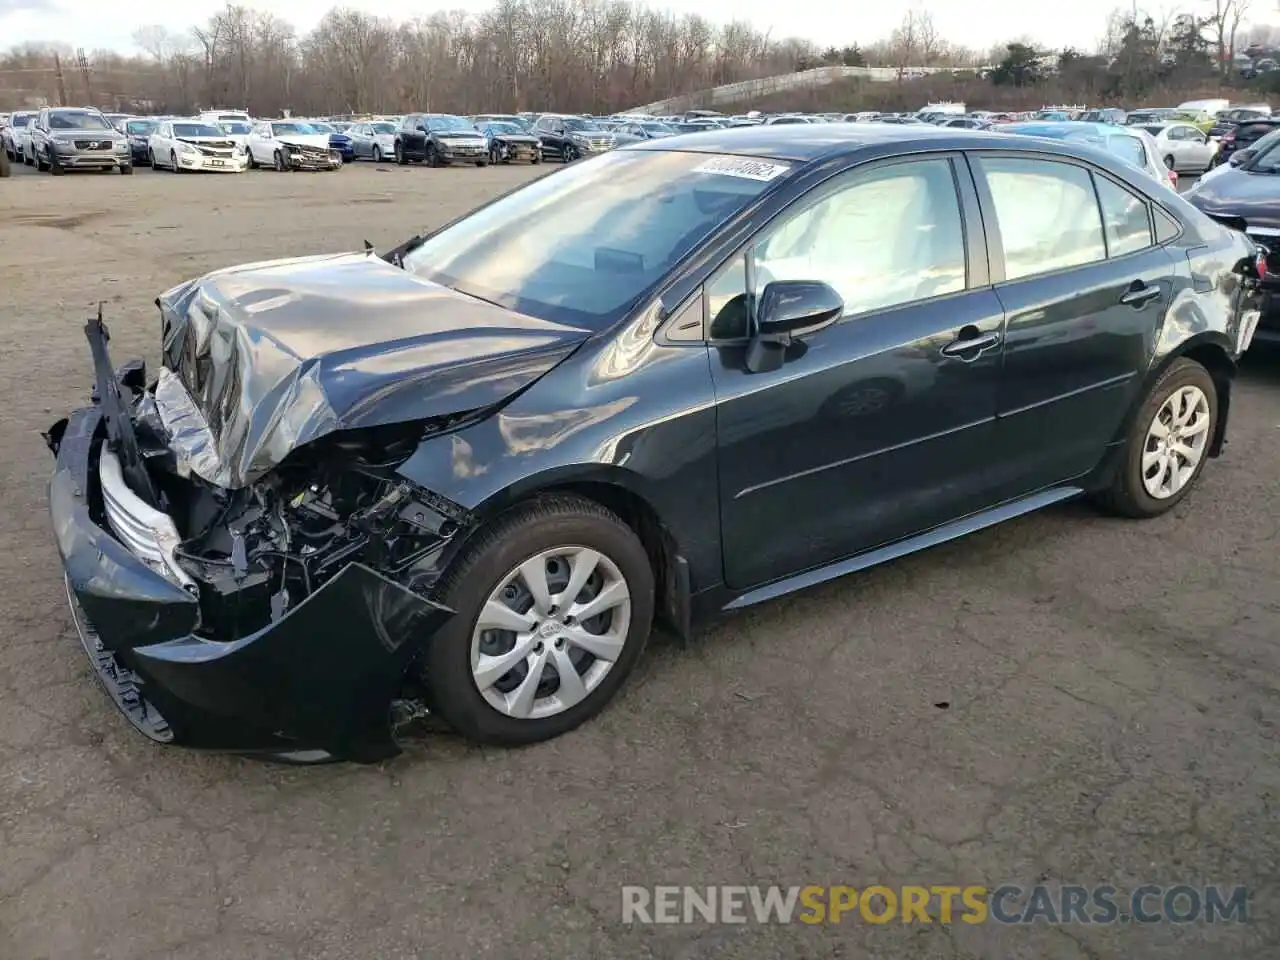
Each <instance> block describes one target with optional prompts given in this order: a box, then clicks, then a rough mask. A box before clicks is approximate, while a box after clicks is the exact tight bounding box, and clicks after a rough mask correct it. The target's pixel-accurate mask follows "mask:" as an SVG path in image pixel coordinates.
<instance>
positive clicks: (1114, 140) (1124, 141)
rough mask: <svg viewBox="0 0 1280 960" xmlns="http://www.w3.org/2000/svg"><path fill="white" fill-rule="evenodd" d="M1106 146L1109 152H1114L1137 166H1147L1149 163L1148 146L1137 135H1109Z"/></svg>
mask: <svg viewBox="0 0 1280 960" xmlns="http://www.w3.org/2000/svg"><path fill="white" fill-rule="evenodd" d="M1105 146H1106V148H1107V152H1108V153H1114V154H1115V155H1116V156H1117V157H1119V158H1120V159H1122V160H1127V161H1128V162H1129V163H1132V164H1133V165H1134V166H1135V167H1143V168H1145V167H1146V165H1147V150H1146V147H1145V146H1143V143H1142V141H1141V140H1139V139H1138V138H1137V137H1122V136H1115V137H1107V140H1106V144H1105Z"/></svg>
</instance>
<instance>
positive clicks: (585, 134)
mask: <svg viewBox="0 0 1280 960" xmlns="http://www.w3.org/2000/svg"><path fill="white" fill-rule="evenodd" d="M533 132H534V135H535V136H536V137H538V139H539V140H541V141H542V155H543V156H544V157H545V158H546V159H548V160H559V161H561V162H562V163H572V162H573V161H574V160H577V159H579V158H581V157H586V156H590V155H591V154H595V153H605V152H606V151H609V150H612V149H613V148H614V147H615V146H616V145H617V141H616V140H615V138H614V136H613V134H612V133H609V132H608V131H607V130H602V129H600V124H599V123H598V122H597V121H595V120H589V119H587V118H586V117H578V116H572V115H566V114H561V113H544V114H543V115H542V116H540V117H538V122H537V123H535V124H534V126H533Z"/></svg>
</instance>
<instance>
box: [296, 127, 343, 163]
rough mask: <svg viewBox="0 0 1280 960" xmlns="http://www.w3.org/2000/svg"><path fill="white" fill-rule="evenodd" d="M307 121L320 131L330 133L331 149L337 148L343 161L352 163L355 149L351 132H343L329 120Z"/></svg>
mask: <svg viewBox="0 0 1280 960" xmlns="http://www.w3.org/2000/svg"><path fill="white" fill-rule="evenodd" d="M307 123H308V124H309V125H310V127H311V129H313V130H315V131H317V132H318V133H327V134H328V135H329V149H330V150H336V151H337V152H338V153H339V155H341V157H342V162H343V163H350V162H351V161H352V160H354V159H355V149H354V147H353V146H352V144H351V135H350V134H349V133H343V132H342V131H341V130H339V129H338V128H337V127H335V126H334V125H333V124H332V123H330V122H329V121H327V120H308V121H307Z"/></svg>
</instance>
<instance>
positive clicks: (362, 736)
mask: <svg viewBox="0 0 1280 960" xmlns="http://www.w3.org/2000/svg"><path fill="white" fill-rule="evenodd" d="M100 422H101V414H100V412H99V411H98V409H97V408H96V407H90V408H86V409H84V410H79V411H76V412H75V413H73V414H72V415H71V417H70V418H69V420H68V423H67V426H66V428H65V429H64V430H62V431H61V435H60V437H59V442H58V443H57V447H58V450H57V465H56V467H55V471H54V475H53V479H52V480H51V482H50V490H49V509H50V515H51V519H52V521H53V527H54V531H55V538H56V541H57V544H58V550H59V553H60V554H61V556H62V562H63V567H64V571H65V575H66V580H67V585H68V594H69V597H70V600H71V605H72V611H73V614H74V620H75V623H76V626H77V629H78V631H79V633H80V636H81V640H82V643H83V645H84V647H85V650H86V652H87V653H88V655H89V661H90V664H91V665H92V667H93V669H94V672H95V673H96V674H97V676H98V678H99V679H100V680H101V681H102V683H103V684H104V686H105V687H106V688H107V690H108V692H109V693H110V694H111V697H112V699H113V700H114V701H115V703H116V705H117V707H119V708H120V709H121V711H122V712H123V713H124V714H125V716H126V717H128V719H129V720H130V722H131V723H133V725H134V726H135V727H136V728H137V729H138V730H140V731H141V732H142V733H144V734H146V735H147V736H148V737H150V738H151V739H153V740H156V741H158V742H162V743H173V744H179V745H185V746H191V747H198V748H203V749H214V750H226V751H234V752H255V753H266V754H272V755H278V756H285V757H300V756H303V755H309V757H310V758H312V759H321V758H325V757H333V758H338V759H348V760H356V761H361V762H374V761H378V760H382V759H385V758H387V757H390V756H394V755H395V754H396V753H398V752H399V750H400V748H399V746H398V744H397V742H396V738H395V731H394V728H393V725H392V712H391V711H392V703H393V701H394V700H395V699H396V698H397V697H398V695H399V692H400V689H401V684H402V682H403V680H404V677H405V674H406V671H407V670H408V668H409V666H410V664H411V663H412V661H413V660H414V658H415V657H417V656H418V655H419V654H420V653H421V651H422V650H423V649H424V647H425V645H426V644H427V643H429V642H430V640H431V637H432V636H433V635H434V634H435V633H436V632H437V631H438V630H439V629H440V627H441V626H442V625H443V624H444V623H445V622H447V620H448V619H449V617H450V616H452V613H451V612H450V611H449V610H448V609H447V608H445V607H443V606H441V605H439V604H437V603H434V602H432V601H430V600H428V599H427V598H425V597H423V596H421V595H420V594H417V593H415V592H413V591H411V590H409V589H407V588H406V587H404V586H401V585H400V584H398V583H396V582H394V581H392V580H390V579H388V578H387V577H385V576H383V575H382V574H380V573H378V572H377V571H376V570H373V569H372V568H370V567H368V566H365V565H362V564H359V563H351V564H348V565H347V566H346V567H345V568H344V569H343V570H342V571H341V572H339V573H338V574H337V575H336V576H334V577H333V578H332V579H330V580H328V581H327V582H326V583H324V584H323V585H322V586H321V587H319V588H318V589H317V590H316V591H315V592H314V593H313V594H311V595H310V596H309V597H307V598H306V599H305V600H303V601H302V602H301V603H299V604H298V605H297V606H296V607H294V608H293V609H291V610H289V611H288V612H286V613H285V614H283V615H282V616H281V617H280V618H279V619H277V620H275V621H274V622H273V623H271V624H270V625H269V626H267V627H265V628H263V629H262V630H260V631H258V632H256V633H253V634H251V635H249V636H246V637H243V638H241V639H239V640H236V641H234V642H229V643H228V642H218V641H213V640H210V639H207V638H205V637H202V636H201V635H200V634H199V632H198V629H199V623H198V604H197V602H196V599H195V597H193V596H192V595H191V594H190V593H189V592H188V591H186V590H184V589H182V587H181V586H179V585H177V584H175V583H173V582H172V581H171V580H170V579H168V578H167V577H166V576H165V575H164V573H163V572H162V571H160V570H157V569H154V568H153V567H152V566H149V565H148V564H147V563H145V562H143V561H142V560H141V559H139V558H138V557H136V556H134V554H132V553H131V552H130V551H129V550H128V549H126V548H125V547H124V545H123V544H121V543H120V542H119V541H118V540H116V539H115V538H114V537H113V536H112V534H111V533H110V532H108V531H107V530H106V529H104V527H102V526H100V525H99V523H98V518H97V517H96V515H95V513H94V507H93V491H94V490H95V489H96V485H95V482H94V479H95V478H94V475H93V473H92V471H91V465H92V463H93V460H92V458H93V455H94V450H95V436H96V435H97V433H98V429H99V425H100Z"/></svg>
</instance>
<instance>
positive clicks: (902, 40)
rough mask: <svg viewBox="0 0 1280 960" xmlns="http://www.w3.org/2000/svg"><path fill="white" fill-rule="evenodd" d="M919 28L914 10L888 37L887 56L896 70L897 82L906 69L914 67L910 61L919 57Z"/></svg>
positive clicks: (910, 11) (917, 17)
mask: <svg viewBox="0 0 1280 960" xmlns="http://www.w3.org/2000/svg"><path fill="white" fill-rule="evenodd" d="M919 28H920V24H919V14H918V13H916V11H915V10H908V11H907V12H906V13H904V14H903V15H902V22H901V23H900V24H898V26H897V27H895V28H894V31H893V34H892V35H891V36H890V37H889V54H890V56H891V57H892V58H893V66H895V67H896V68H897V69H898V80H899V82H901V80H902V78H903V76H904V75H905V74H906V72H907V68H908V67H910V66H914V64H913V63H912V61H913V60H914V59H915V58H916V57H918V56H919V44H920V37H919Z"/></svg>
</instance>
